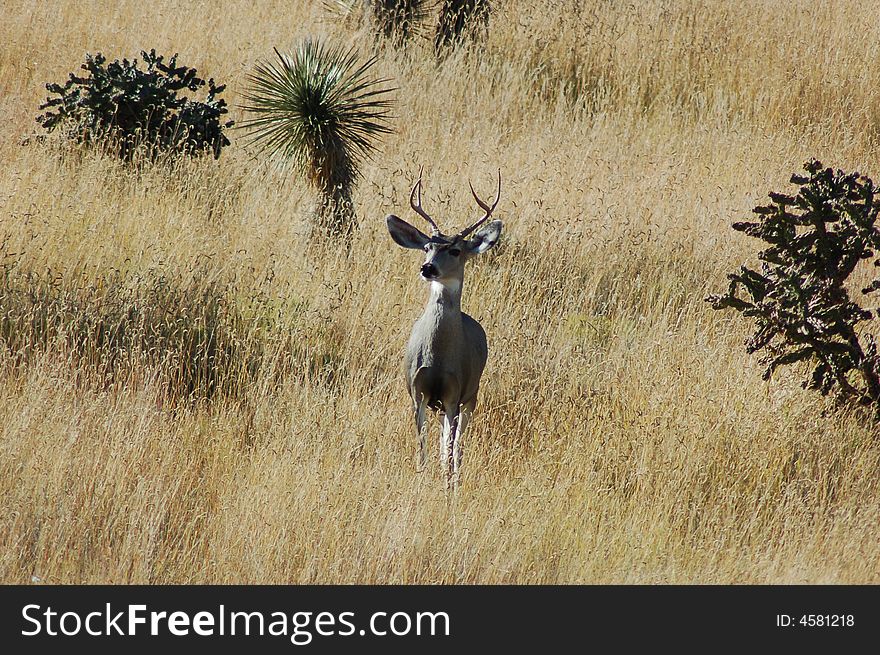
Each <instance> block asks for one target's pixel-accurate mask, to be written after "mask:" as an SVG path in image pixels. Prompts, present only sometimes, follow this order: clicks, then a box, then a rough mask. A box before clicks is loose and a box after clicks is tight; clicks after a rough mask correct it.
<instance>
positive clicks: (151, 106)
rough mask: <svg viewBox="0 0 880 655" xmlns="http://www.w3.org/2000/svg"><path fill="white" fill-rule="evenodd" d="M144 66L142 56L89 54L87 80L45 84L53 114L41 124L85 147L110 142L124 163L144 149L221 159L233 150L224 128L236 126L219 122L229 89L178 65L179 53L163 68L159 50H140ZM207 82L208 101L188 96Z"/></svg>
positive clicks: (40, 119)
mask: <svg viewBox="0 0 880 655" xmlns="http://www.w3.org/2000/svg"><path fill="white" fill-rule="evenodd" d="M141 56H142V57H143V61H144V64H145V66H146V68H144V69H141V68H139V67H138V61H137V59H134V60H132V61H129V60H128V59H123V60H122V61H121V62H119V61H114V62H113V63H111V64H107V65H106V66H105V63H106V61H107V60H106V58H105V57H104V56H103V55H102V54H101V53H98V54H96V55H94V56H92V55H86V62H85V63H84V64H83V65H82V69H83V70H85V71H88V73H89V75H88V77H80V76H77V75H74V74H73V73H71V74H70V76H69V78H68V80H67V82H66V83H65V84H64V85H63V86H62V85H60V84H47V85H46V89H47V90H48V91H49V92H50V93H52V94H54V96H56V97H49V98H48V99H47V100H46V102H44V103H43V104H42V105H40V109H41V110H45V109H48V110H49V111H47V112H46V113H45V114H42V115H40V116H38V117H37V122H38V123H40V124H41V125H42V126H43V127H44V128H46V129H47V130H49V131H52V130H54V129H55V128H57V127H62V126H63V128H64V129H65V130H66V133H67V135H68V136H69V137H71V138H73V139H75V140H77V141H79V142H81V143H87V144H91V143H95V142H108V143H112V145H113V146H114V147H115V148H117V153H118V154H119V156H120V157H122V158H124V159H130V158H131V156H132V155H133V154H134V152H135V151H136V150H137V149H138V148H139V147H141V146H146V147H147V148H148V150H149V151H150V152H151V153H152V154H153V155H156V154H159V153H162V152H171V153H181V154H187V155H195V154H200V153H202V152H205V151H209V152H211V153H213V155H214V157H215V158H217V157H219V156H220V150H221V149H222V148H223V147H224V146H227V145H229V140H228V139H227V138H226V136H225V135H224V134H223V129H224V128H228V127H231V126H232V121H227V122H225V123H221V121H220V117H221V116H222V115H223V114H225V113H226V112H227V111H228V110H227V109H226V102H225V101H224V100H222V99H220V98H218V95H219V94H220V93H221V92H222V91H223V89H224V88H225V86H222V85H221V86H217V85H215V84H214V80H213V79H211V80H208V81H207V82H205V80H203V79H201V78H199V77H197V76H196V70H195V69H194V68H187V67H186V66H178V65H177V55H176V54H175V55H174V56H173V57H171V59H169V60H168V63H167V64H166V63H165V62H164V57H162V56H160V55H157V54H156V51H155V50H150V52H141ZM205 85H207V87H208V94H207V98H206V99H205V101H204V102H199V101H196V100H193V99H191V98H188V97H186V96H183V95H178V94H179V92H182V91H191V92H194V91H197V90H199V89H200V88H202V87H204V86H205Z"/></svg>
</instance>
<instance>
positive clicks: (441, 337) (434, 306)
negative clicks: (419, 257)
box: [421, 280, 462, 348]
mask: <svg viewBox="0 0 880 655" xmlns="http://www.w3.org/2000/svg"><path fill="white" fill-rule="evenodd" d="M461 286H462V285H461V280H454V281H451V282H449V281H446V282H443V283H441V282H438V281H436V280H434V281H432V282H431V287H430V291H429V292H428V303H427V305H425V312H424V314H423V315H422V320H421V323H422V326H421V330H423V331H424V332H423V334H424V335H425V336H426V337H427V341H429V342H431V343H433V344H434V347H440V348H442V344H446V343H449V344H456V343H458V342H459V341H460V340H461V332H462V323H461Z"/></svg>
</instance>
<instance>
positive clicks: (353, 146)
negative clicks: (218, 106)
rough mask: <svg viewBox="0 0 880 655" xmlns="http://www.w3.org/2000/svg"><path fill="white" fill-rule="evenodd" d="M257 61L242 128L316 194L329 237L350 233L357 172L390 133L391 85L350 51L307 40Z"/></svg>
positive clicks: (370, 63) (370, 62)
mask: <svg viewBox="0 0 880 655" xmlns="http://www.w3.org/2000/svg"><path fill="white" fill-rule="evenodd" d="M275 54H276V55H277V57H278V58H277V60H276V61H269V62H259V63H257V65H256V66H255V67H254V72H253V73H252V74H251V75H250V76H249V78H248V81H249V88H248V90H247V91H246V92H245V93H244V98H245V101H246V103H247V104H245V105H244V107H243V109H244V110H245V111H247V112H248V113H250V114H251V118H249V119H247V120H246V121H244V122H243V124H242V127H244V128H246V129H248V130H250V135H249V136H250V138H251V140H252V142H253V143H254V144H255V145H257V146H259V148H260V149H261V150H262V151H263V152H265V153H267V154H268V155H269V156H270V157H272V158H273V159H276V160H278V161H280V162H282V163H283V164H285V165H288V164H289V165H292V166H293V167H294V168H295V169H296V170H297V171H298V172H299V173H301V174H303V175H304V176H305V177H306V179H307V180H308V181H309V183H310V184H311V185H312V186H313V187H314V188H315V189H316V190H317V191H318V194H319V200H318V209H317V212H316V218H317V221H318V223H319V224H320V225H321V226H322V227H323V228H324V230H325V231H326V232H328V233H330V234H338V233H347V232H348V231H350V229H351V227H352V225H353V220H354V210H353V205H352V196H351V193H352V189H353V187H354V185H355V182H356V181H357V178H358V177H359V174H360V173H359V168H360V166H361V165H362V164H363V162H364V160H365V159H366V158H368V157H369V156H370V155H371V154H372V153H373V152H374V151H375V148H376V140H377V139H378V138H379V137H380V136H382V135H383V134H388V133H389V132H391V128H390V126H389V109H390V106H391V104H392V100H391V97H390V95H389V94H390V93H391V91H392V89H391V88H388V87H387V86H386V85H387V83H388V80H386V79H381V78H374V77H372V76H371V75H370V73H371V69H372V67H373V66H374V65H375V63H376V59H375V57H371V58H369V59H367V60H366V61H365V62H362V63H360V62H359V61H358V57H357V54H356V52H355V51H354V49H353V48H349V49H345V48H341V47H332V46H327V45H325V44H323V43H320V42H318V41H314V40H311V39H307V40H305V41H303V42H301V43H300V44H299V46H298V47H297V48H296V51H295V52H294V54H293V55H292V56H289V55H285V54H282V53H280V52H278V50H277V49H276V50H275Z"/></svg>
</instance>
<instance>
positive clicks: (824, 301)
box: [706, 160, 880, 411]
mask: <svg viewBox="0 0 880 655" xmlns="http://www.w3.org/2000/svg"><path fill="white" fill-rule="evenodd" d="M804 169H805V170H806V172H807V173H808V175H807V176H803V175H793V176H792V178H791V182H792V183H793V184H795V185H797V187H798V191H797V194H795V195H786V194H782V193H771V194H770V199H771V200H772V204H769V205H763V206H760V207H756V208H755V209H754V210H753V211H754V213H755V214H757V216H758V217H759V220H758V221H756V222H740V223H734V224H733V229H735V230H738V231H740V232H744V233H745V234H747V235H749V236H751V237H754V238H756V239H760V240H762V241H764V242H765V243H766V244H767V247H766V248H765V249H763V250H761V252H760V253H759V254H758V258H759V259H760V260H761V269H760V272H759V271H755V270H752V269H750V268H747V267H746V266H743V267H741V268H740V270H739V271H738V272H736V273H731V274H730V275H728V278H729V279H730V286H729V288H728V290H727V293H725V294H723V295H712V296H709V297H708V298H707V299H706V300H707V301H708V302H710V303H711V304H712V306H713V308H715V309H726V308H731V309H734V310H736V311H738V312H740V313H741V314H742V315H743V316H745V317H747V318H750V319H752V320H753V321H754V323H755V333H754V334H753V335H752V336H751V337H750V338H749V339H748V340H747V341H746V350H747V352H749V353H754V352H758V351H763V352H764V358H763V363H765V364H766V365H767V369H766V370H765V372H764V379H769V378H770V376H771V375H772V374H773V372H774V371H775V370H776V369H777V368H778V367H779V366H783V365H786V364H793V363H795V362H810V363H811V364H812V374H811V375H810V377H809V378H808V379H807V380H806V381H805V382H804V386H805V387H806V388H810V389H816V390H818V391H820V392H821V393H822V394H826V395H827V394H829V393H831V392H834V393H835V394H836V395H838V396H839V397H841V398H843V399H844V400H846V401H850V402H854V403H857V404H860V405H870V406H872V407H873V408H875V410H878V411H880V359H878V354H877V345H876V342H875V340H874V337H873V336H872V335H870V334H867V333H865V332H864V331H861V330H859V329H857V327H858V326H859V324H860V323H863V322H864V321H867V320H869V319H871V318H872V317H873V314H872V312H871V311H869V310H868V309H865V308H864V307H862V306H861V305H859V304H858V303H857V302H855V301H854V300H852V299H851V298H850V293H849V290H848V288H847V282H848V280H849V278H850V276H851V275H852V274H853V272H854V271H855V270H856V267H857V266H858V264H859V263H860V262H862V261H863V260H865V259H869V258H871V257H874V255H875V252H877V249H878V248H880V230H878V228H877V226H876V221H877V213H878V207H880V204H878V201H877V199H876V197H875V194H876V191H877V189H876V187H875V186H874V183H873V182H872V181H871V180H870V179H868V178H866V177H864V176H860V175H859V174H858V173H844V172H843V171H840V170H838V171H837V172H834V171H833V170H832V169H830V168H823V167H822V164H821V163H820V162H818V161H815V160H814V161H810V162H808V163H807V164H806V165H805V166H804ZM874 265H875V266H877V265H880V259H878V260H875V261H874ZM878 288H880V280H874V281H873V282H871V283H870V284H868V285H867V286H866V287H865V288H863V289H862V293H863V294H867V293H871V292H873V291H875V290H877V289H878Z"/></svg>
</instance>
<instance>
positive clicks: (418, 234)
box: [385, 214, 430, 250]
mask: <svg viewBox="0 0 880 655" xmlns="http://www.w3.org/2000/svg"><path fill="white" fill-rule="evenodd" d="M385 223H386V224H387V225H388V231H389V232H390V233H391V238H392V239H394V243H396V244H397V245H398V246H403V247H404V248H413V249H415V250H421V249H422V248H424V247H425V244H426V243H428V241H430V239H429V238H428V236H427V235H426V234H424V233H423V232H422V231H421V230H419V229H417V228H414V227H413V226H412V225H410V224H409V223H407V222H406V221H404V220H401V219H399V218H397V216H395V215H394V214H388V216H386V217H385Z"/></svg>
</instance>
